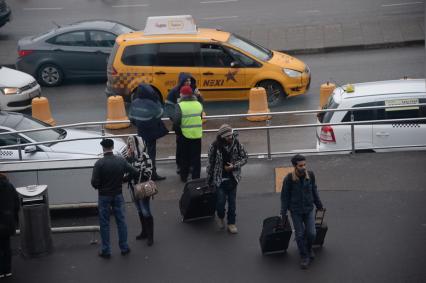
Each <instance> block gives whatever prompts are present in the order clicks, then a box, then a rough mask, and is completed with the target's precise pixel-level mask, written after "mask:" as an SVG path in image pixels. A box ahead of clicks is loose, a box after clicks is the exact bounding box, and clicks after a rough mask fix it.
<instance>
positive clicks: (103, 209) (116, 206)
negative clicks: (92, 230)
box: [98, 194, 129, 254]
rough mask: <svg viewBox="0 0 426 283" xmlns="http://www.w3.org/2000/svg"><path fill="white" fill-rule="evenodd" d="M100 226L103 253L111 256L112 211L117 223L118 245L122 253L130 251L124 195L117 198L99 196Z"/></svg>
mask: <svg viewBox="0 0 426 283" xmlns="http://www.w3.org/2000/svg"><path fill="white" fill-rule="evenodd" d="M98 209H99V225H100V230H101V231H100V234H101V240H102V253H104V254H111V244H110V241H109V230H110V229H109V218H110V211H111V209H112V211H113V213H114V217H115V222H116V223H117V230H118V245H119V246H120V250H121V251H122V252H124V251H127V250H128V249H129V245H128V244H127V225H126V219H125V217H124V215H125V211H124V198H123V195H122V194H119V195H116V196H99V200H98Z"/></svg>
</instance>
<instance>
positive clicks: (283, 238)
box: [259, 216, 293, 254]
mask: <svg viewBox="0 0 426 283" xmlns="http://www.w3.org/2000/svg"><path fill="white" fill-rule="evenodd" d="M283 222H284V223H283ZM292 232H293V231H292V229H291V225H290V222H289V221H288V217H287V218H286V219H284V220H283V219H281V217H279V216H273V217H268V218H266V219H265V220H263V228H262V233H261V234H260V238H259V242H260V248H261V249H262V254H273V253H283V252H285V251H286V250H287V248H288V243H289V241H290V238H291V234H292Z"/></svg>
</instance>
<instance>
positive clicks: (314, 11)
mask: <svg viewBox="0 0 426 283" xmlns="http://www.w3.org/2000/svg"><path fill="white" fill-rule="evenodd" d="M297 12H298V13H319V12H320V10H304V11H297Z"/></svg>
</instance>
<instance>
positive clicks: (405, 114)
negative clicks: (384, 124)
mask: <svg viewBox="0 0 426 283" xmlns="http://www.w3.org/2000/svg"><path fill="white" fill-rule="evenodd" d="M419 103H426V99H419ZM384 105H385V104H384V102H383V106H384ZM379 113H380V114H379V116H380V118H381V119H409V118H426V107H425V106H413V107H412V108H405V109H404V108H401V109H391V108H389V109H380V111H379ZM389 123H391V124H392V123H396V122H389ZM406 123H417V124H418V123H420V124H426V121H424V120H423V121H422V120H419V121H407V122H406Z"/></svg>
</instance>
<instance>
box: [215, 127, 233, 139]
mask: <svg viewBox="0 0 426 283" xmlns="http://www.w3.org/2000/svg"><path fill="white" fill-rule="evenodd" d="M217 136H220V137H221V138H226V137H229V136H232V128H231V126H229V125H228V124H223V125H222V126H220V128H219V131H217Z"/></svg>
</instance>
